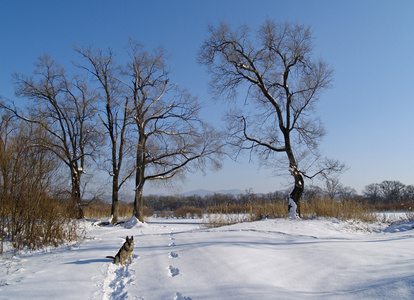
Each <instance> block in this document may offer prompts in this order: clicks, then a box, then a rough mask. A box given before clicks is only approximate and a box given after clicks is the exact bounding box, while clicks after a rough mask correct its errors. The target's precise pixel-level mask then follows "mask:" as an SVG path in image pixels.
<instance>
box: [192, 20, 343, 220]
mask: <svg viewBox="0 0 414 300" xmlns="http://www.w3.org/2000/svg"><path fill="white" fill-rule="evenodd" d="M209 35H210V36H209V38H208V39H207V40H206V41H205V42H204V44H203V45H202V47H201V50H200V54H199V62H200V63H201V64H203V65H205V66H207V67H208V71H209V72H210V73H211V75H212V82H211V86H212V90H213V92H214V93H215V94H216V96H218V97H226V98H229V99H233V98H235V97H236V95H237V92H238V91H245V92H246V96H245V97H243V98H245V99H246V100H245V104H246V105H240V106H239V107H238V108H237V109H235V110H234V111H232V112H231V113H230V114H229V116H228V120H229V126H230V132H231V135H230V136H231V143H232V144H233V145H234V146H236V147H238V148H239V149H247V150H251V151H254V152H256V153H257V154H258V155H259V156H260V158H261V162H262V163H263V164H265V165H269V166H273V167H274V166H280V165H286V163H284V162H287V166H286V169H288V170H290V174H291V175H292V177H293V179H294V189H293V191H292V192H291V193H290V198H291V199H292V200H293V201H294V203H292V202H291V203H290V204H289V205H290V207H291V214H295V213H296V207H297V213H298V214H299V215H300V199H301V196H302V194H303V192H304V177H313V176H315V175H317V174H322V175H327V173H328V172H332V171H339V170H341V169H342V168H343V166H342V165H340V164H339V163H338V162H337V161H332V160H325V161H324V160H320V162H321V164H320V165H319V167H320V168H318V169H317V170H316V171H315V174H313V175H310V174H308V173H309V167H310V166H311V165H317V164H316V163H315V160H319V159H320V155H319V154H318V151H317V149H318V143H319V141H320V139H321V138H322V137H323V135H324V133H325V131H324V129H323V126H322V123H321V122H320V120H319V119H318V118H317V117H316V115H315V113H314V106H315V103H316V102H317V100H318V98H319V96H320V94H321V92H322V91H324V90H326V89H327V88H329V87H330V84H331V80H332V69H331V68H330V67H329V66H328V65H327V63H326V62H324V61H323V60H320V59H315V58H314V57H313V54H312V48H313V45H312V34H311V30H310V28H309V27H307V26H303V25H299V24H290V23H275V22H274V21H271V20H267V21H266V22H265V23H264V24H263V25H262V26H261V27H260V28H259V30H258V31H257V33H256V36H255V37H252V36H251V32H250V31H249V29H248V27H247V26H241V27H239V28H237V29H231V28H230V27H229V26H228V25H227V24H225V23H221V24H220V25H219V26H217V27H214V26H210V27H209ZM248 100H249V101H251V102H249V105H247V103H248ZM246 108H248V109H250V108H252V109H251V110H250V111H248V110H243V109H246ZM279 153H283V154H285V155H286V157H285V159H284V160H283V161H282V162H281V161H280V160H279V159H278V158H277V155H278V154H279ZM309 156H313V158H312V159H311V158H309ZM305 157H307V159H305Z"/></svg>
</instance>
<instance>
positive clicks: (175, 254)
mask: <svg viewBox="0 0 414 300" xmlns="http://www.w3.org/2000/svg"><path fill="white" fill-rule="evenodd" d="M168 257H169V258H177V257H178V254H177V253H175V252H170V255H168Z"/></svg>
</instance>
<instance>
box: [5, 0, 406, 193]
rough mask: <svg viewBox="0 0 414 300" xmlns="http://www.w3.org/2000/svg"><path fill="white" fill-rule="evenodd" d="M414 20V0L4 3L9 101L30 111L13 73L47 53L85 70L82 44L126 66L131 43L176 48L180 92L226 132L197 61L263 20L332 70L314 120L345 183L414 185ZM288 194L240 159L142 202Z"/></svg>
mask: <svg viewBox="0 0 414 300" xmlns="http://www.w3.org/2000/svg"><path fill="white" fill-rule="evenodd" d="M413 13H414V1H411V0H398V1H391V0H390V1H384V0H373V1H364V0H358V1H356V0H355V1H354V0H347V1H340V0H337V1H330V0H328V1H322V0H315V1H297V0H290V1H287V0H285V1H279V0H270V1H265V0H254V1H253V0H251V1H247V0H237V1H236V0H225V1H223V0H213V1H211V0H210V1H195V0H192V1H190V0H185V1H184V0H183V1H180V0H177V1H171V0H170V1H131V0H123V1H106V0H100V1H98V0H96V1H95V0H90V1H85V0H82V1H77V0H73V1H55V0H51V1H49V0H47V1H45V0H39V1H32V0H27V1H22V0H14V1H6V0H0V43H1V44H0V95H1V96H2V97H5V98H8V99H12V100H15V101H16V102H17V103H18V102H19V101H23V100H22V99H18V98H16V97H15V95H14V86H13V84H12V81H11V75H12V73H14V72H17V73H23V74H31V73H32V72H33V70H34V64H35V62H36V60H37V58H38V57H39V56H41V55H43V54H45V53H49V54H50V55H51V57H52V58H54V59H55V60H56V61H57V62H58V63H60V64H62V65H63V66H64V67H65V68H70V67H71V66H72V62H73V61H76V60H79V57H78V56H77V54H76V53H75V52H74V51H73V46H74V45H77V46H83V45H86V46H89V45H90V46H92V47H99V48H102V49H106V48H111V49H113V50H114V52H115V53H117V55H118V57H119V58H122V56H123V55H125V52H123V49H124V46H125V45H126V44H127V41H128V39H129V38H133V39H135V40H138V41H140V42H141V43H143V44H144V45H145V47H146V48H147V49H153V48H155V47H158V46H163V47H164V48H165V49H166V50H167V52H168V53H169V55H170V59H169V66H170V68H171V69H172V71H173V77H174V80H175V82H177V83H178V84H179V85H180V86H183V87H186V88H187V89H188V90H189V91H190V92H191V93H192V94H193V95H197V96H198V98H199V99H200V101H202V102H203V103H204V104H205V108H204V110H203V111H202V112H201V116H202V117H203V118H204V119H205V120H206V121H210V122H213V123H217V124H218V123H219V122H221V121H220V120H221V115H222V112H223V113H224V110H223V106H224V105H223V103H222V102H213V101H212V100H211V99H212V95H211V94H210V93H209V90H208V82H209V80H210V77H209V74H208V73H207V72H206V69H205V67H203V66H200V65H198V64H197V61H196V59H197V52H198V51H199V49H200V46H201V45H202V43H203V41H204V40H205V39H206V38H207V37H208V32H207V26H208V24H212V25H216V24H218V23H219V22H220V21H225V22H227V23H229V24H230V25H231V26H233V27H235V26H240V25H242V24H247V25H248V26H249V27H250V28H251V29H252V30H256V29H257V28H258V27H259V26H260V25H261V24H263V22H264V21H265V20H266V19H274V20H276V21H289V22H298V23H301V24H305V25H309V26H311V28H312V31H313V36H314V45H315V48H314V54H315V56H316V57H321V58H323V59H324V60H325V61H326V62H328V63H329V64H330V65H331V67H332V68H333V69H334V77H333V79H334V81H333V87H332V88H331V89H330V90H328V91H325V92H324V93H323V94H322V96H321V97H320V101H319V103H318V106H317V114H318V115H319V117H320V118H321V119H322V121H323V122H324V125H325V128H326V130H327V135H326V136H325V138H324V140H323V141H322V142H321V144H320V150H321V152H322V153H323V154H324V155H326V156H327V157H330V158H335V159H338V160H340V161H341V162H343V163H345V164H346V166H347V167H348V170H347V171H346V172H345V173H343V174H342V175H341V176H340V181H341V183H342V184H343V185H344V186H349V187H352V188H354V189H356V191H357V192H359V193H360V192H362V190H363V189H364V187H365V186H366V185H368V184H370V183H379V182H381V181H383V180H398V181H401V182H402V183H404V184H407V185H408V184H414V118H413V111H414V55H413V54H414V18H413V17H412V16H413ZM289 184H291V181H290V178H286V177H281V176H276V175H275V174H274V172H273V170H271V169H266V168H263V167H260V166H259V161H258V159H257V158H253V159H252V161H250V160H249V157H248V156H243V157H241V158H240V159H239V161H237V162H235V161H232V160H230V159H227V160H225V161H224V163H223V167H222V169H221V170H220V171H217V172H211V171H208V172H207V174H205V175H204V174H201V173H196V174H189V175H188V176H187V180H186V181H185V182H184V183H181V182H178V183H176V188H175V189H174V190H165V189H164V188H163V187H162V186H155V185H151V186H150V185H148V186H146V188H145V190H144V193H146V194H148V193H176V192H187V191H191V190H196V189H206V190H224V189H240V190H242V191H244V190H248V189H250V190H252V191H253V192H260V193H267V192H273V191H275V190H279V189H286V188H289V187H290V186H289ZM308 184H319V185H321V184H322V183H320V182H317V181H314V182H308ZM109 189H110V188H109V187H108V190H109Z"/></svg>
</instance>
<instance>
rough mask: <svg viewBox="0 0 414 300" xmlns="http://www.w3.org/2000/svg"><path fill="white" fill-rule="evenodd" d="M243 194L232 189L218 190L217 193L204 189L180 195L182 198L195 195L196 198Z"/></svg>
mask: <svg viewBox="0 0 414 300" xmlns="http://www.w3.org/2000/svg"><path fill="white" fill-rule="evenodd" d="M244 193H245V192H244V191H242V190H239V189H232V190H219V191H209V190H204V189H198V190H193V191H189V192H185V193H182V194H181V195H183V196H193V195H197V196H201V197H204V196H207V195H213V194H232V195H240V194H244Z"/></svg>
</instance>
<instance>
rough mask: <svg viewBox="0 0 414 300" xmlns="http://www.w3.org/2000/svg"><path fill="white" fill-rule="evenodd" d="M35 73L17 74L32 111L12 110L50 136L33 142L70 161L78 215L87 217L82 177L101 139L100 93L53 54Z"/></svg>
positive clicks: (21, 93) (43, 59) (19, 90)
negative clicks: (97, 113) (97, 110)
mask: <svg viewBox="0 0 414 300" xmlns="http://www.w3.org/2000/svg"><path fill="white" fill-rule="evenodd" d="M34 75H35V78H33V77H29V76H27V75H18V74H15V75H14V81H15V86H16V94H17V95H18V96H21V97H25V98H28V99H29V100H31V101H32V105H29V111H28V112H27V113H26V114H25V115H24V114H23V113H20V112H18V111H17V109H16V108H9V109H10V110H12V111H13V112H14V113H15V115H16V116H18V117H19V118H21V119H22V120H25V121H27V122H30V123H32V124H38V125H40V126H41V127H42V128H43V130H45V131H46V132H47V134H48V138H47V139H35V140H34V141H33V143H34V145H36V146H38V147H41V148H42V149H47V150H49V151H51V152H53V153H54V154H55V155H56V156H57V157H58V158H59V159H61V160H62V161H63V162H64V163H65V164H66V166H67V167H68V170H69V171H70V178H71V185H72V190H71V198H72V200H73V204H74V208H75V209H76V211H77V213H78V217H83V208H82V205H81V198H82V195H81V176H82V174H84V173H85V172H86V167H87V161H86V158H87V157H89V156H92V155H93V154H94V152H95V151H96V150H97V148H98V147H99V145H100V142H101V141H100V136H101V135H100V134H98V133H97V132H96V130H95V122H94V118H95V108H94V103H95V101H96V94H94V93H93V92H92V91H89V90H88V88H87V86H86V84H85V81H84V80H83V78H81V77H80V76H77V75H75V76H72V77H71V78H70V77H69V76H68V75H67V74H66V72H65V70H64V69H63V67H62V66H60V65H59V64H57V63H56V62H55V61H54V60H53V59H52V58H51V57H50V56H49V55H44V56H41V57H40V58H39V61H38V63H37V65H36V69H35V71H34Z"/></svg>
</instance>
